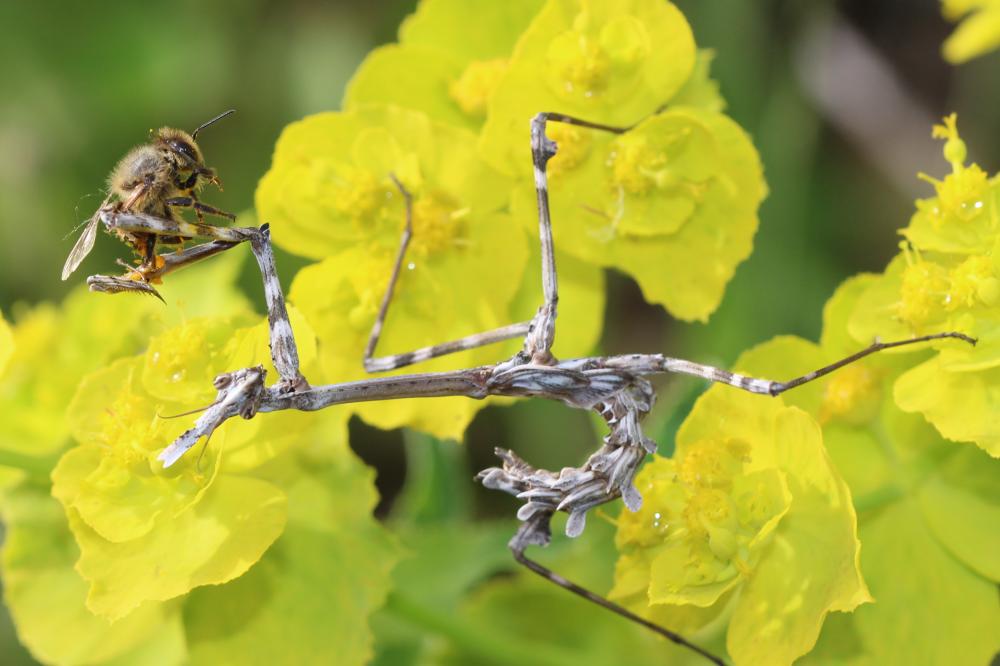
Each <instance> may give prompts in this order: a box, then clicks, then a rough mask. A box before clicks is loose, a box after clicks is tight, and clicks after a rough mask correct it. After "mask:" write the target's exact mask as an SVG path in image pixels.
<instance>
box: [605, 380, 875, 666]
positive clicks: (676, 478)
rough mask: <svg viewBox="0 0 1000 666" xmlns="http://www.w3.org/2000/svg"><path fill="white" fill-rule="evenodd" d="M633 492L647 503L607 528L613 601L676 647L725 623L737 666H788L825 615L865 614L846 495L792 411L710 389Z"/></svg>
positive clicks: (818, 443)
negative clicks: (673, 638)
mask: <svg viewBox="0 0 1000 666" xmlns="http://www.w3.org/2000/svg"><path fill="white" fill-rule="evenodd" d="M636 485H637V487H638V488H639V489H640V491H641V492H642V494H643V499H644V502H643V506H642V509H641V510H640V511H638V512H637V513H635V514H629V513H627V512H625V513H623V514H622V515H621V516H620V517H619V519H618V537H617V544H618V548H619V551H620V553H621V555H620V556H619V560H618V566H617V568H616V572H615V587H614V588H613V589H612V592H611V596H612V597H614V598H617V599H619V600H620V601H621V602H623V603H625V604H626V605H628V606H629V607H630V608H631V609H633V610H635V611H637V612H642V613H646V614H649V615H651V616H652V617H653V618H654V619H655V620H657V621H658V622H660V623H662V624H664V626H668V627H671V628H672V629H674V630H678V631H682V632H684V633H687V634H690V633H692V632H694V631H697V630H699V629H701V628H703V626H704V625H706V624H708V623H710V622H712V621H713V620H714V619H716V618H718V617H719V616H720V615H722V614H724V613H731V614H732V619H731V620H730V623H729V627H728V633H727V641H726V644H727V648H728V650H729V654H730V656H731V657H732V659H733V661H734V663H736V664H755V663H769V664H790V663H791V662H792V661H794V660H795V659H797V658H799V657H800V656H802V655H803V654H805V653H807V652H809V650H810V649H811V648H812V646H813V644H814V643H815V641H816V638H817V636H818V634H819V631H820V629H821V627H822V626H823V621H824V618H825V616H826V614H827V613H828V612H829V611H831V610H840V611H849V610H852V609H853V608H855V607H856V606H858V605H859V604H862V603H864V602H866V601H870V600H871V599H870V596H869V595H868V590H867V588H866V587H865V584H864V582H863V580H862V578H861V573H860V571H859V569H858V551H859V547H860V546H859V543H858V540H857V534H856V518H855V514H854V509H853V507H852V506H851V495H850V492H849V491H848V489H847V485H846V484H845V483H844V481H843V480H842V479H841V478H840V476H839V474H838V473H837V472H836V470H835V469H834V468H833V466H832V465H831V463H830V460H829V459H828V458H827V456H826V452H825V450H824V448H823V443H822V436H821V433H820V429H819V426H818V425H817V424H816V423H815V421H813V420H812V419H811V418H810V417H809V416H808V415H807V414H805V413H804V412H803V411H801V410H799V409H797V408H794V407H785V406H783V405H782V404H781V401H780V400H772V399H769V398H766V397H760V396H753V395H747V394H745V393H740V392H738V391H736V390H734V389H732V388H730V387H725V386H717V387H714V388H712V389H709V391H708V392H707V393H705V394H704V395H703V396H702V397H701V398H700V399H699V400H698V402H697V403H696V404H695V407H694V410H693V411H692V412H691V414H690V415H689V416H688V418H687V420H686V421H685V422H684V425H683V426H682V427H681V429H680V431H679V432H678V435H677V452H676V455H675V456H674V458H673V459H665V458H657V459H654V461H653V462H652V463H649V464H647V465H646V466H645V467H644V468H643V469H642V471H641V472H640V474H639V475H638V477H637V479H636ZM817 525H822V526H823V528H822V530H817V529H816V526H817ZM691 606H695V607H699V609H698V612H692V610H691Z"/></svg>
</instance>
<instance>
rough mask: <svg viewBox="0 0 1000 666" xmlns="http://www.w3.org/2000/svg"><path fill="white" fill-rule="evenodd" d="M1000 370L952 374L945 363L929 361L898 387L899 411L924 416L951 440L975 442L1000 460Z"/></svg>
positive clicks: (916, 369)
mask: <svg viewBox="0 0 1000 666" xmlns="http://www.w3.org/2000/svg"><path fill="white" fill-rule="evenodd" d="M998 384H1000V368H998V369H993V370H987V371H983V372H948V371H947V370H945V369H943V368H942V367H941V360H940V359H939V358H934V359H931V360H929V361H926V362H924V363H922V364H920V365H918V366H917V367H915V368H913V369H912V370H910V371H909V372H907V373H905V374H904V375H902V376H901V377H900V378H899V379H898V380H897V381H896V384H895V387H894V388H895V397H896V402H897V403H898V404H899V407H900V408H901V409H903V410H905V411H908V412H920V413H921V414H923V415H924V416H925V417H926V418H927V420H929V421H930V422H931V423H933V424H934V426H935V427H936V428H937V429H938V430H939V431H940V432H941V434H942V435H944V436H945V437H947V438H948V439H952V440H957V441H965V442H967V441H974V442H975V443H976V444H977V445H979V446H980V447H981V448H982V449H983V450H984V451H986V452H987V453H989V454H990V455H991V456H993V457H994V458H996V457H1000V395H998V394H997V392H996V391H995V390H994V389H993V388H991V387H995V386H997V385H998Z"/></svg>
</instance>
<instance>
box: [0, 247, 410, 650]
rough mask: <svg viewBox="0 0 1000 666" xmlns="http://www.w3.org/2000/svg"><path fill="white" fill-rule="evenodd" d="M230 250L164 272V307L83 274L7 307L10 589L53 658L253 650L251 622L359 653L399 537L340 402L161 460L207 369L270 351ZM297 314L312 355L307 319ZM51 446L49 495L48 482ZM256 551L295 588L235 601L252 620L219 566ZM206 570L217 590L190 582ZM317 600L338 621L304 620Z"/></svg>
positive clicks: (254, 557)
mask: <svg viewBox="0 0 1000 666" xmlns="http://www.w3.org/2000/svg"><path fill="white" fill-rule="evenodd" d="M240 263H241V260H240V258H239V256H238V255H236V254H231V256H228V257H220V258H218V260H215V261H213V262H209V263H207V264H205V265H204V266H200V267H198V268H194V269H191V270H190V271H189V272H186V274H181V275H178V276H176V278H175V279H172V280H171V281H170V282H169V283H168V284H166V285H164V286H163V288H162V293H163V294H164V296H165V298H166V300H167V301H168V303H170V308H169V309H167V308H164V307H163V306H162V304H160V303H159V302H157V301H153V300H152V299H127V298H108V297H100V296H96V297H95V296H94V295H93V294H89V293H87V292H85V291H83V289H81V290H79V291H77V292H75V293H74V294H73V295H71V296H70V298H69V299H67V302H66V303H64V304H63V305H62V306H60V307H59V308H56V307H53V306H48V305H43V306H40V307H38V308H36V309H33V310H30V311H29V310H25V311H23V312H21V313H20V315H19V316H18V317H16V318H15V323H14V327H13V339H14V340H15V342H16V343H17V344H16V346H15V351H14V355H13V357H12V360H11V362H10V364H9V366H8V368H7V371H6V373H5V374H3V375H2V376H0V386H2V387H3V391H4V392H3V396H4V399H5V400H8V401H10V402H8V404H17V408H18V410H19V411H18V412H11V413H17V414H18V418H16V419H10V422H12V424H11V425H10V426H6V424H7V423H8V420H7V419H5V420H4V423H5V427H8V428H9V430H8V432H11V433H13V434H15V435H20V437H15V436H10V437H5V438H4V439H3V441H2V444H3V447H4V448H3V450H2V452H0V455H2V456H3V463H4V464H7V465H10V466H11V467H12V468H15V469H18V470H19V472H20V474H19V475H18V476H16V477H14V479H20V480H21V483H20V484H18V485H17V486H16V487H13V488H10V489H9V490H8V491H7V492H6V493H5V494H4V495H3V497H2V498H0V510H2V514H3V520H4V523H5V526H6V528H7V538H6V541H5V546H4V551H3V567H4V588H5V601H6V603H7V605H8V607H9V608H10V610H11V614H12V616H13V617H14V619H15V621H16V622H17V625H18V630H19V634H20V637H21V639H22V641H23V642H24V643H25V645H26V646H27V647H28V648H29V649H30V650H31V651H32V653H33V654H34V655H35V656H36V657H37V658H39V659H41V660H43V661H45V662H47V663H50V662H55V663H65V664H81V663H95V662H102V663H103V662H107V661H108V660H111V659H121V660H122V663H163V664H173V663H182V662H189V663H218V661H219V660H218V656H217V654H216V651H217V650H218V649H219V646H223V647H224V649H225V650H226V651H227V654H228V655H230V658H231V659H235V660H237V661H243V662H245V661H246V660H247V659H249V658H251V656H253V657H256V656H257V655H259V654H260V653H261V647H260V646H259V645H257V644H255V642H254V641H255V640H256V639H257V637H258V636H264V635H271V636H288V635H291V632H290V626H292V625H294V626H297V627H301V628H302V629H300V632H299V636H298V640H297V642H296V644H295V648H296V649H301V650H303V654H315V651H317V650H319V651H322V652H325V653H332V652H333V651H334V649H336V650H337V651H338V652H339V653H343V654H344V655H345V659H347V660H348V661H350V662H354V663H359V662H361V661H362V660H363V659H364V658H365V656H366V655H369V654H370V650H371V647H370V641H371V639H370V635H369V634H368V631H367V629H366V626H367V625H366V619H365V618H366V615H367V612H368V611H369V610H370V609H371V608H373V607H375V606H377V605H379V604H380V603H381V600H382V598H383V596H384V594H385V590H386V585H385V582H384V581H385V576H386V573H387V570H388V568H389V566H391V564H392V562H393V561H394V559H395V548H394V547H393V546H392V544H391V543H390V542H389V541H388V539H387V536H386V534H385V533H384V532H383V531H382V530H381V528H380V527H378V525H377V524H376V523H375V522H374V521H373V520H372V518H371V515H370V514H371V509H372V507H373V506H374V502H375V494H374V488H373V486H372V475H371V472H370V471H368V470H366V469H365V468H364V467H363V465H362V464H361V463H360V462H358V461H357V460H356V459H355V458H354V457H353V455H352V454H351V453H350V451H349V449H348V448H347V443H346V434H347V433H346V419H347V416H348V414H347V412H345V411H343V410H334V411H329V412H324V413H323V414H320V415H314V414H304V413H295V412H283V413H281V414H276V415H273V416H272V417H271V418H267V419H255V420H252V421H242V420H236V421H229V422H227V423H226V424H225V425H224V426H223V427H222V428H220V429H219V430H218V432H216V433H215V435H214V436H213V438H212V440H211V443H210V444H209V446H208V449H207V450H206V453H205V455H204V457H203V459H201V460H200V461H199V459H198V451H197V450H195V451H193V452H192V454H191V455H189V456H187V457H185V458H184V459H183V460H182V461H181V462H180V463H178V464H177V465H176V466H174V467H173V468H171V469H170V470H163V469H162V465H161V464H160V463H159V461H157V460H156V455H157V454H158V453H159V452H160V451H161V450H162V448H163V447H164V446H165V445H166V444H167V443H169V442H170V441H171V440H172V439H173V438H174V437H176V436H177V435H179V434H180V433H181V432H182V431H183V430H184V429H185V428H186V427H188V426H189V425H190V418H193V417H186V418H183V419H170V418H168V417H169V416H170V415H172V414H177V413H179V412H182V411H187V410H190V409H191V408H192V407H203V406H205V405H207V404H209V403H210V402H211V401H212V400H214V398H215V392H214V390H213V389H212V388H211V386H212V384H211V380H212V377H213V376H214V375H215V374H218V373H219V372H223V371H227V370H231V369H235V368H238V367H246V366H249V365H254V364H256V363H260V362H262V361H265V360H266V359H268V358H269V354H268V339H267V335H268V333H267V323H266V321H262V320H261V317H260V316H259V315H253V314H251V313H250V311H249V308H248V306H247V304H246V300H245V298H243V297H242V296H240V295H238V294H237V292H236V291H235V290H234V289H233V287H232V281H233V279H234V278H235V275H236V273H237V270H238V269H239V266H240ZM205 285H211V286H212V289H206V288H205ZM209 313H214V316H201V315H203V314H206V315H207V314H209ZM226 313H228V314H226ZM290 314H291V318H292V324H293V326H294V327H295V329H296V331H297V337H298V341H299V352H300V358H301V360H302V362H303V363H304V364H305V367H306V368H307V369H309V368H310V367H314V366H315V359H316V344H315V340H314V339H313V334H312V332H311V330H310V328H309V327H308V325H307V323H306V322H305V320H304V319H303V318H302V317H301V315H299V314H298V313H297V312H296V311H294V310H292V312H291V313H290ZM88 315H89V316H88ZM168 319H172V320H173V321H168ZM178 322H180V323H178ZM115 323H118V326H115ZM74 334H75V335H74ZM142 347H144V348H145V351H144V353H142V354H140V355H132V353H133V352H134V351H138V350H139V349H140V348H142ZM58 363H61V364H62V365H61V369H56V364H58ZM265 366H266V367H267V368H268V369H269V373H270V376H275V371H274V369H273V368H270V364H269V363H265ZM95 368H96V369H95ZM91 370H93V371H91ZM43 373H45V374H43ZM88 373H89V374H88ZM74 391H75V396H74ZM71 398H72V400H71ZM13 401H18V402H16V403H14V402H13ZM5 413H7V412H5ZM64 414H65V418H63V417H62V415H64ZM28 427H30V428H32V429H33V430H28ZM32 433H37V435H32ZM32 437H34V439H32ZM74 440H75V442H76V445H75V446H73V447H72V448H70V449H69V450H66V451H65V452H64V453H62V455H61V457H59V458H57V457H56V456H58V454H59V453H60V452H62V451H63V450H64V449H65V448H66V446H67V445H68V444H70V443H71V442H72V441H74ZM32 442H34V444H35V448H31V446H30V444H31V443H32ZM53 465H54V469H52V470H51V479H52V488H51V492H52V494H53V495H54V496H55V498H56V499H57V500H58V501H59V503H61V504H62V508H61V509H60V507H59V504H58V503H56V502H54V501H53V500H52V499H51V498H49V497H48V496H47V495H48V492H47V490H44V486H43V485H42V484H43V483H44V482H45V480H46V477H47V476H48V475H49V469H50V468H52V466H53ZM323 507H328V508H325V509H324V508H323ZM303 530H305V535H306V536H305V538H303ZM354 539H358V542H357V543H355V541H354ZM320 547H321V550H320ZM265 551H266V554H265ZM318 558H321V562H320V560H319V559H318ZM328 558H332V559H333V560H335V561H337V560H339V561H341V562H345V563H348V564H349V565H350V566H351V568H352V574H351V577H350V578H349V579H348V578H346V577H345V576H344V575H343V574H341V573H337V572H332V573H326V574H323V575H325V576H326V578H325V579H323V578H322V576H321V571H320V569H322V568H326V567H327V564H328V562H329V560H328ZM264 563H267V564H264ZM262 564H264V566H265V567H266V572H265V570H264V569H261V570H260V572H259V573H257V574H256V578H255V579H254V580H258V581H265V580H268V581H271V583H273V584H274V585H278V586H284V585H285V581H288V589H290V590H291V589H294V590H295V592H294V596H295V600H296V604H301V607H300V608H299V610H297V611H296V610H295V609H293V608H291V604H289V602H288V601H287V600H286V599H281V598H278V597H271V598H268V597H266V596H260V595H256V598H255V599H254V601H253V603H252V604H251V603H250V601H249V600H247V601H246V602H243V603H242V606H241V608H242V609H243V610H244V612H249V611H250V610H251V609H256V611H255V617H256V620H255V621H254V622H253V623H252V629H253V631H254V634H253V637H252V638H253V640H248V637H247V634H246V632H247V631H248V630H250V628H251V627H250V626H249V624H250V623H247V625H245V624H243V623H241V624H239V625H237V624H234V623H232V613H231V612H229V611H225V612H223V611H222V610H221V609H220V607H219V604H220V603H222V604H228V603H232V602H230V601H228V599H230V598H235V599H238V598H239V595H240V594H242V593H243V592H242V591H239V590H231V585H232V583H231V584H230V585H223V583H226V582H227V581H231V580H232V579H233V578H237V577H240V576H242V574H244V573H245V572H246V571H247V570H248V569H249V568H250V567H251V566H257V568H259V567H260V565H262ZM255 571H256V569H255ZM303 579H309V580H313V579H315V580H317V581H325V582H327V583H329V584H330V585H331V586H332V585H336V586H337V589H339V590H345V589H353V592H352V594H350V595H348V596H345V597H341V598H340V599H341V600H340V601H339V602H331V601H330V596H329V595H330V588H324V587H323V586H322V585H317V586H309V585H303V584H301V583H298V584H297V587H296V583H295V581H301V580H303ZM247 580H248V578H247V577H245V576H243V577H241V578H240V581H239V582H240V583H241V585H242V586H244V587H243V588H241V590H242V589H245V586H246V585H248V584H249V583H248V582H245V581H247ZM206 585H208V586H212V590H213V592H212V594H211V595H207V596H185V595H187V593H189V592H190V591H191V590H193V589H195V588H197V587H202V586H206ZM233 595H236V596H235V597H234V596H233ZM320 604H322V605H323V607H324V609H326V612H327V613H333V614H334V615H335V616H336V625H337V627H336V628H335V629H331V627H329V626H327V624H328V623H327V622H325V621H324V626H322V627H315V626H313V625H311V624H310V623H311V622H313V621H314V620H315V618H314V617H312V615H311V614H306V613H305V611H304V610H303V609H306V608H310V607H314V606H317V605H320ZM223 608H224V606H223ZM337 609H340V610H337ZM338 613H339V614H338ZM190 614H199V623H198V625H197V627H196V626H195V625H193V624H192V623H191V621H190V620H186V619H185V618H186V617H187V616H189V615H190ZM334 615H328V617H334ZM202 616H203V617H202ZM112 621H113V624H112V623H111V622H112ZM285 649H291V648H290V647H288V646H286V648H285Z"/></svg>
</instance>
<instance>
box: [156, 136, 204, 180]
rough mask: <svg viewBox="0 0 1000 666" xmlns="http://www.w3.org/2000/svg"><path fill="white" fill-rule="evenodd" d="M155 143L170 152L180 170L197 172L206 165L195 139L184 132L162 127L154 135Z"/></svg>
mask: <svg viewBox="0 0 1000 666" xmlns="http://www.w3.org/2000/svg"><path fill="white" fill-rule="evenodd" d="M153 142H154V143H155V144H156V145H157V147H158V148H160V149H161V150H164V151H166V152H168V153H169V154H170V156H171V157H173V159H174V161H175V162H176V164H177V166H178V168H180V169H183V170H196V169H198V168H200V167H204V165H205V158H203V157H202V156H201V150H200V149H199V148H198V144H197V143H195V140H194V137H192V136H191V135H190V134H188V133H187V132H185V131H184V130H179V129H174V128H173V127H161V128H160V129H158V130H156V132H154V133H153Z"/></svg>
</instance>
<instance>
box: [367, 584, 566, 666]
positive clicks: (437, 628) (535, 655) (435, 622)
mask: <svg viewBox="0 0 1000 666" xmlns="http://www.w3.org/2000/svg"><path fill="white" fill-rule="evenodd" d="M385 609H386V610H387V611H389V612H390V613H391V614H393V615H395V616H396V617H398V618H400V619H403V620H406V621H407V622H409V623H411V624H413V625H416V626H418V627H421V628H423V629H426V630H428V631H431V632H433V633H435V634H438V635H440V636H444V637H445V638H448V639H449V640H450V641H451V642H452V643H454V644H455V645H456V646H457V647H459V648H461V649H462V650H464V651H466V652H467V653H469V654H470V655H475V656H476V663H491V664H514V663H517V664H538V665H539V666H574V665H575V664H577V663H579V660H578V659H577V657H576V656H574V655H572V654H570V653H568V652H565V651H563V650H559V649H557V648H553V646H551V645H548V644H543V643H534V642H529V641H525V640H523V639H518V640H512V639H511V638H510V637H509V636H503V635H501V634H499V633H497V632H494V631H489V630H485V629H482V628H481V627H479V626H477V625H475V624H473V623H470V622H467V621H465V620H463V619H462V618H461V616H460V615H459V614H458V613H457V612H451V613H448V612H441V611H438V610H435V609H433V608H429V607H427V606H424V605H421V604H419V603H416V602H414V601H413V600H411V599H408V598H407V597H406V596H405V595H401V594H399V593H398V592H393V593H392V594H390V595H389V598H388V600H387V601H386V605H385Z"/></svg>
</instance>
